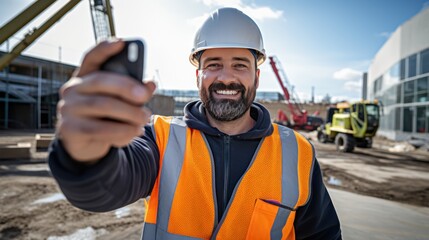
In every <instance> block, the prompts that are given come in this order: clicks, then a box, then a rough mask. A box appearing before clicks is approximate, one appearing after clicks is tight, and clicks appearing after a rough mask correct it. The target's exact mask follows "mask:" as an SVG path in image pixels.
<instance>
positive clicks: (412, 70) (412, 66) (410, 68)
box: [408, 54, 417, 77]
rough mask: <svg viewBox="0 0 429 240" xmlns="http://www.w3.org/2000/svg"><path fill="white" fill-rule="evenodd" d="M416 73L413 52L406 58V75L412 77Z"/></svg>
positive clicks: (415, 61)
mask: <svg viewBox="0 0 429 240" xmlns="http://www.w3.org/2000/svg"><path fill="white" fill-rule="evenodd" d="M416 75H417V54H414V55H412V56H410V57H409V58H408V77H414V76H416Z"/></svg>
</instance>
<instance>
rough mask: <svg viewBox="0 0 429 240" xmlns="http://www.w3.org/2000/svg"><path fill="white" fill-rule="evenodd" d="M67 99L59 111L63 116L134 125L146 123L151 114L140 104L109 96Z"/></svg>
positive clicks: (85, 96)
mask: <svg viewBox="0 0 429 240" xmlns="http://www.w3.org/2000/svg"><path fill="white" fill-rule="evenodd" d="M66 100H67V101H62V102H61V104H60V105H59V111H60V112H61V114H62V115H63V116H69V115H71V116H80V117H83V118H108V119H113V120H117V121H121V122H126V123H129V124H133V125H144V124H146V123H147V122H148V121H149V117H150V114H148V113H147V111H145V110H144V109H142V108H141V107H140V106H136V105H133V104H129V103H127V102H125V101H122V100H120V99H117V98H112V97H108V96H102V95H77V96H76V97H73V98H70V100H69V99H66Z"/></svg>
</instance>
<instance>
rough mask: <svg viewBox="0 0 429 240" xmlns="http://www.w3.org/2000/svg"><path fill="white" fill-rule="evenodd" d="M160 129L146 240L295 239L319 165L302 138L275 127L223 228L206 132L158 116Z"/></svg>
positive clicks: (237, 189)
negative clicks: (298, 214)
mask: <svg viewBox="0 0 429 240" xmlns="http://www.w3.org/2000/svg"><path fill="white" fill-rule="evenodd" d="M166 126H168V127H169V130H165V128H166ZM154 130H155V134H156V141H157V144H158V147H159V150H160V154H161V160H160V165H161V167H160V168H161V170H160V174H159V175H158V179H157V182H156V183H155V186H154V189H153V191H152V196H151V199H150V203H149V207H148V209H147V215H146V218H145V226H144V230H143V235H142V239H210V238H211V239H294V229H293V221H294V219H295V210H296V208H297V207H299V206H302V205H304V204H305V203H306V201H307V199H308V196H309V194H310V193H309V191H310V180H311V179H310V178H311V171H312V166H313V161H314V154H313V150H312V147H311V145H310V144H309V143H308V141H307V140H306V139H304V138H303V137H302V136H301V135H299V134H296V133H295V132H294V131H292V130H291V129H288V128H286V127H283V126H278V125H274V132H273V134H272V135H271V136H268V137H266V138H264V139H263V140H262V141H261V143H260V144H259V146H258V148H257V150H256V152H255V155H254V157H253V159H252V160H251V163H250V164H249V167H248V169H247V170H246V172H245V173H244V175H243V176H242V177H241V179H240V180H239V182H238V183H237V186H236V187H235V189H234V191H233V194H232V196H231V199H230V202H229V204H228V206H227V208H226V210H225V213H224V216H223V217H222V218H221V219H220V222H219V223H216V219H217V218H216V213H217V209H216V208H217V207H216V197H215V186H214V178H215V177H214V170H213V169H214V162H213V157H212V154H211V152H210V149H209V145H208V143H207V142H206V140H205V138H204V136H203V134H202V133H201V132H200V131H198V130H195V129H190V128H187V127H186V125H185V124H184V122H183V121H182V120H180V119H178V118H173V119H171V118H164V117H156V118H155V119H154ZM236 160H237V161H239V159H236ZM267 213H268V214H267Z"/></svg>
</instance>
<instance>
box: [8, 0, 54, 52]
mask: <svg viewBox="0 0 429 240" xmlns="http://www.w3.org/2000/svg"><path fill="white" fill-rule="evenodd" d="M54 2H56V0H40V1H36V2H34V3H33V4H31V5H30V6H29V7H28V8H26V9H25V10H24V11H22V12H21V13H19V14H18V15H17V16H16V17H14V18H13V19H12V20H10V21H9V22H8V23H6V24H5V25H3V26H2V27H1V28H0V44H2V43H3V42H4V41H6V40H7V39H8V38H10V37H11V36H12V35H13V34H15V33H16V32H18V31H19V30H20V29H21V28H22V27H24V26H25V25H27V24H28V23H29V22H30V21H31V20H33V19H34V18H35V17H37V16H38V15H39V14H40V13H42V12H43V11H44V10H46V9H47V8H48V7H49V6H51V5H52V4H53V3H54Z"/></svg>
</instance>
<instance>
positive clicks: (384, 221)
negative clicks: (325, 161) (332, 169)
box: [328, 189, 429, 240]
mask: <svg viewBox="0 0 429 240" xmlns="http://www.w3.org/2000/svg"><path fill="white" fill-rule="evenodd" d="M328 191H329V194H330V195H331V198H332V201H333V202H334V205H335V208H336V210H337V213H338V217H339V218H340V221H341V226H342V232H343V238H344V239H348V240H361V239H373V240H384V239H392V240H403V239H407V240H420V239H429V227H428V226H429V225H428V224H429V208H425V207H416V206H412V205H407V204H402V203H397V202H392V201H387V200H384V199H379V198H374V197H368V196H363V195H359V194H355V193H350V192H346V191H341V190H336V189H328Z"/></svg>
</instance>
